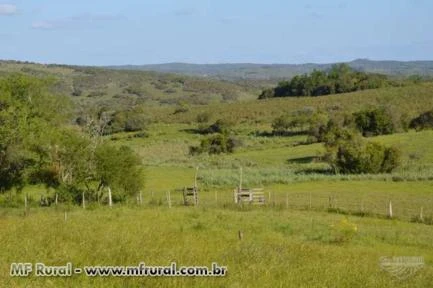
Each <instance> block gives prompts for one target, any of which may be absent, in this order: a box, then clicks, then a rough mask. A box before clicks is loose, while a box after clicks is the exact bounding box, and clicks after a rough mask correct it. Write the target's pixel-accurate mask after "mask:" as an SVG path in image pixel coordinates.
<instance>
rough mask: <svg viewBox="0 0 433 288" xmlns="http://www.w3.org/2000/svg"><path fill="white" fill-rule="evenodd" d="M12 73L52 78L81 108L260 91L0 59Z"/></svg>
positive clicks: (0, 72)
mask: <svg viewBox="0 0 433 288" xmlns="http://www.w3.org/2000/svg"><path fill="white" fill-rule="evenodd" d="M14 72H15V73H16V72H18V73H24V74H27V75H32V76H36V77H50V78H53V79H55V83H56V84H55V85H54V87H53V89H54V90H55V91H54V92H56V93H60V94H63V95H69V96H71V98H72V99H73V101H74V102H75V103H77V104H78V105H79V106H81V107H88V106H89V105H96V106H109V107H116V108H119V109H120V108H121V107H131V106H133V105H136V104H144V105H146V106H161V105H162V106H185V105H205V104H209V103H218V102H233V101H237V100H242V99H255V98H257V95H258V94H259V93H260V90H261V86H257V87H255V86H254V85H252V84H251V83H249V82H247V81H244V82H243V83H233V82H228V81H218V80H216V79H204V78H202V77H192V76H187V75H175V74H168V73H159V72H150V71H136V70H113V69H106V68H101V67H80V66H68V65H57V64H50V65H44V64H37V63H30V62H20V61H1V60H0V77H1V76H7V75H8V74H9V73H14Z"/></svg>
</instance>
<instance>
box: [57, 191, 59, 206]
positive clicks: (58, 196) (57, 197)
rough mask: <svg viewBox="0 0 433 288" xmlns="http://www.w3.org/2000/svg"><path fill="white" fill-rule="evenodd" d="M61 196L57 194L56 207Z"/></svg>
mask: <svg viewBox="0 0 433 288" xmlns="http://www.w3.org/2000/svg"><path fill="white" fill-rule="evenodd" d="M58 199H59V194H57V193H56V206H57V204H58Z"/></svg>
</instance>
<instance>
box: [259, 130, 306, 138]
mask: <svg viewBox="0 0 433 288" xmlns="http://www.w3.org/2000/svg"><path fill="white" fill-rule="evenodd" d="M251 135H253V136H257V137H290V136H300V135H308V132H307V131H280V132H276V131H254V132H252V133H251Z"/></svg>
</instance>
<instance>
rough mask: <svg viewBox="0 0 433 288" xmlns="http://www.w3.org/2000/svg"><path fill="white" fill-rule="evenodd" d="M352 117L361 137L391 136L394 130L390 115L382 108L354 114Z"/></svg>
mask: <svg viewBox="0 0 433 288" xmlns="http://www.w3.org/2000/svg"><path fill="white" fill-rule="evenodd" d="M353 117H354V122H355V126H356V128H357V129H358V130H359V131H360V132H361V133H362V135H363V136H375V135H385V134H392V133H394V132H395V130H396V127H395V125H394V123H393V119H392V115H390V113H388V112H387V111H386V110H385V109H384V108H377V109H373V110H365V111H361V112H356V113H354V114H353Z"/></svg>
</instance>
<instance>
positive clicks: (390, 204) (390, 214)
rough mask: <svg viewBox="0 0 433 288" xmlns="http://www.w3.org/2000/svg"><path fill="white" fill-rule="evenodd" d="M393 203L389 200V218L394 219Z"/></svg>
mask: <svg viewBox="0 0 433 288" xmlns="http://www.w3.org/2000/svg"><path fill="white" fill-rule="evenodd" d="M392 216H393V215H392V202H391V200H389V204H388V217H389V218H392Z"/></svg>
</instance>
